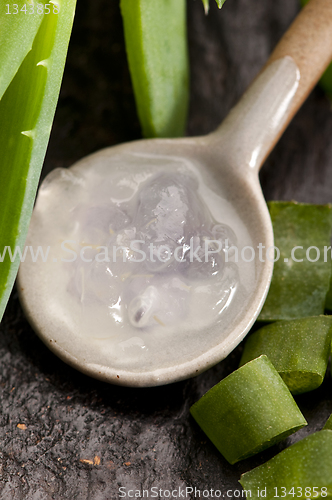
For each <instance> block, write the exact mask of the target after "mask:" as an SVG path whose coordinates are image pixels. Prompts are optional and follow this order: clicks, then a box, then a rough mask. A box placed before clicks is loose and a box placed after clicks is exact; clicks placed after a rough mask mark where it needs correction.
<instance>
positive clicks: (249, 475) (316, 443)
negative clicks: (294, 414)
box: [240, 430, 332, 500]
mask: <svg viewBox="0 0 332 500" xmlns="http://www.w3.org/2000/svg"><path fill="white" fill-rule="evenodd" d="M331 471H332V431H330V430H322V431H319V432H315V433H314V434H311V435H310V436H308V437H306V438H305V439H302V440H301V441H298V442H297V443H295V444H292V445H291V446H289V448H286V449H285V450H283V451H282V452H280V453H279V454H278V455H276V456H275V457H273V458H271V460H269V461H268V462H266V463H265V464H263V465H260V466H259V467H256V468H255V469H253V470H251V471H249V472H246V473H245V474H242V476H241V479H240V484H241V485H242V487H243V488H244V490H246V491H251V498H252V499H255V498H262V496H264V498H265V499H266V500H272V499H273V500H275V498H277V496H279V497H280V498H281V497H282V498H285V499H286V500H290V499H292V500H293V499H294V498H326V499H330V498H332V473H331ZM265 488H266V490H265ZM276 488H277V490H276ZM305 488H307V490H306V489H305ZM309 489H310V490H309ZM262 491H264V493H265V492H266V494H264V495H261V493H262ZM294 493H295V494H294Z"/></svg>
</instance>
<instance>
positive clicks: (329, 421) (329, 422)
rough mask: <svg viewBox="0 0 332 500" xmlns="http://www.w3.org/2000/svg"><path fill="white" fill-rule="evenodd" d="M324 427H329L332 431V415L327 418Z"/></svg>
mask: <svg viewBox="0 0 332 500" xmlns="http://www.w3.org/2000/svg"><path fill="white" fill-rule="evenodd" d="M323 429H329V430H331V431H332V415H330V416H329V418H328V419H327V421H326V424H325V425H324V427H323Z"/></svg>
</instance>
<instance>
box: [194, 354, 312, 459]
mask: <svg viewBox="0 0 332 500" xmlns="http://www.w3.org/2000/svg"><path fill="white" fill-rule="evenodd" d="M190 412H191V414H192V416H193V417H194V419H195V420H196V422H197V423H198V425H199V426H200V427H201V428H202V430H203V431H204V432H205V434H206V435H207V436H208V437H209V438H210V439H211V441H212V442H213V444H214V445H215V446H216V447H217V448H218V450H219V451H220V453H222V455H223V456H224V457H225V458H226V460H228V462H230V463H231V464H234V463H235V462H238V461H239V460H243V459H244V458H248V457H250V456H252V455H254V454H255V453H258V452H260V451H262V450H264V449H265V448H268V447H269V446H272V445H273V444H275V443H277V442H278V441H281V440H282V439H283V438H285V437H287V436H289V435H290V434H292V433H293V432H295V431H297V430H298V429H300V428H301V427H303V426H304V425H306V424H307V422H306V420H305V418H304V417H303V415H302V413H301V412H300V410H299V408H298V406H297V404H296V403H295V401H294V399H293V397H292V395H291V393H290V392H289V389H288V387H287V386H286V384H285V383H284V382H283V380H282V378H281V377H280V375H279V374H278V372H277V371H276V369H275V368H274V366H273V365H272V363H271V362H270V361H269V359H268V358H267V357H266V356H260V357H259V358H257V359H254V360H253V361H250V363H247V364H246V365H244V366H242V367H241V368H239V369H238V370H236V371H235V372H233V373H231V374H230V375H228V377H226V378H225V379H223V380H222V381H221V382H219V383H218V384H217V385H215V386H214V387H212V389H210V390H209V391H208V392H207V393H206V394H205V395H204V396H203V397H202V398H201V399H200V400H199V401H197V403H195V404H194V405H193V406H192V407H191V409H190Z"/></svg>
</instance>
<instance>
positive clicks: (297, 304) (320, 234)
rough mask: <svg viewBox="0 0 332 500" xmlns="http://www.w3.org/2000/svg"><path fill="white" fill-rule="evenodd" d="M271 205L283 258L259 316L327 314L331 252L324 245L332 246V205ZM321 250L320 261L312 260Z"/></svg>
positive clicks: (299, 316) (274, 229) (260, 317)
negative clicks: (325, 309)
mask: <svg viewBox="0 0 332 500" xmlns="http://www.w3.org/2000/svg"><path fill="white" fill-rule="evenodd" d="M268 206H269V210H270V215H271V219H272V224H273V231H274V238H275V243H274V244H275V246H276V247H277V248H278V249H279V250H280V258H279V260H277V261H276V262H275V264H274V271H273V277H272V282H271V287H270V291H269V293H268V296H267V299H266V302H265V304H264V306H263V309H262V311H261V313H260V315H259V318H258V319H259V320H260V321H276V320H278V319H295V318H301V317H302V318H303V317H307V316H319V315H320V314H323V313H324V308H325V299H326V294H327V292H328V290H329V286H330V276H331V261H330V251H327V250H325V252H324V247H326V248H328V246H329V245H330V239H331V231H332V216H331V213H332V212H331V205H310V204H304V203H295V202H274V201H273V202H270V203H268ZM301 247H302V248H301ZM310 247H316V248H317V249H318V251H317V250H315V248H311V249H310ZM308 249H310V250H309V251H308ZM318 252H319V258H318V260H317V261H316V262H311V261H310V260H312V261H313V260H315V259H316V258H317V256H318ZM324 253H325V255H324ZM308 257H309V259H310V260H308ZM324 259H325V260H326V262H324Z"/></svg>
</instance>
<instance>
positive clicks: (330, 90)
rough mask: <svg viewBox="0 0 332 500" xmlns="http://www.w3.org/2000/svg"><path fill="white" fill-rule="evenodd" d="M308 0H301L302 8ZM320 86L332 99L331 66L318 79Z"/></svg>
mask: <svg viewBox="0 0 332 500" xmlns="http://www.w3.org/2000/svg"><path fill="white" fill-rule="evenodd" d="M308 2H309V0H301V4H302V7H304V6H305V5H306V4H307V3H308ZM319 83H320V86H321V87H322V89H323V90H325V92H326V93H327V94H328V96H329V97H330V98H331V99H332V64H330V66H329V67H328V68H327V70H326V71H325V73H324V74H323V76H322V78H321V79H320V82H319Z"/></svg>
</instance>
